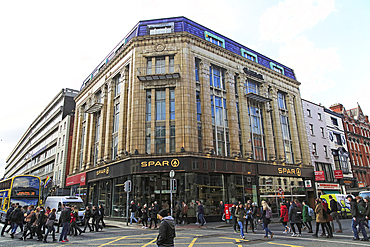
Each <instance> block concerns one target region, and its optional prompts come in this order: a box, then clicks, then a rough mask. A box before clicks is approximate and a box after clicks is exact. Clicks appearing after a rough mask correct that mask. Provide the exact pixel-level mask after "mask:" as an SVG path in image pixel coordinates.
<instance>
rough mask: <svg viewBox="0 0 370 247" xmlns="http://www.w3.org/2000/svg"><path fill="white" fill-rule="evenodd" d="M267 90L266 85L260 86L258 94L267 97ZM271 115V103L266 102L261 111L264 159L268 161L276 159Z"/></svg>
mask: <svg viewBox="0 0 370 247" xmlns="http://www.w3.org/2000/svg"><path fill="white" fill-rule="evenodd" d="M268 90H269V89H268V87H267V85H261V88H260V92H261V93H262V94H263V95H265V97H269V93H268ZM271 113H272V106H271V102H266V103H265V104H264V107H263V109H262V117H263V128H264V133H265V146H266V152H267V154H266V157H267V159H268V160H274V159H276V154H275V143H274V134H273V126H272V122H271Z"/></svg>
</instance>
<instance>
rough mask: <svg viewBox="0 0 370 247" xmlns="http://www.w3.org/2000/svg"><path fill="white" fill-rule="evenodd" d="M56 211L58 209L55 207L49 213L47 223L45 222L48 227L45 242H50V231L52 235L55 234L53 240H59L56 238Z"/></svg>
mask: <svg viewBox="0 0 370 247" xmlns="http://www.w3.org/2000/svg"><path fill="white" fill-rule="evenodd" d="M56 211H57V210H56V209H55V208H53V209H52V210H51V211H50V212H49V213H48V219H47V221H46V224H45V226H46V227H47V229H46V233H45V236H44V243H48V241H47V238H48V234H49V233H50V232H51V233H52V236H53V242H55V241H57V240H56V238H55V228H54V221H55V219H56V214H55V212H56Z"/></svg>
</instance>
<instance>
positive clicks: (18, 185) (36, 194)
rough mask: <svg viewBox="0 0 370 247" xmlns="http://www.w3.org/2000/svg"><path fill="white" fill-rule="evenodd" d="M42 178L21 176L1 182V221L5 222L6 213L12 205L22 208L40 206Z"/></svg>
mask: <svg viewBox="0 0 370 247" xmlns="http://www.w3.org/2000/svg"><path fill="white" fill-rule="evenodd" d="M40 196H41V183H40V178H39V177H36V176H32V175H19V176H14V177H12V178H9V179H5V180H3V181H0V219H1V221H2V222H4V221H5V216H6V211H7V210H8V209H9V207H11V204H12V203H19V205H22V206H26V205H27V206H29V205H35V206H39V205H40Z"/></svg>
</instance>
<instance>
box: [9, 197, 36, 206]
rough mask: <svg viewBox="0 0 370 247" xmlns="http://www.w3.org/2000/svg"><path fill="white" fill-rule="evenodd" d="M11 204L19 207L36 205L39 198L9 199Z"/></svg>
mask: <svg viewBox="0 0 370 247" xmlns="http://www.w3.org/2000/svg"><path fill="white" fill-rule="evenodd" d="M10 201H11V203H19V205H21V206H30V205H34V206H37V205H38V201H39V198H14V197H12V198H11V200H10Z"/></svg>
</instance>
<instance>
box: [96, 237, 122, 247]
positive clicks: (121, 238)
mask: <svg viewBox="0 0 370 247" xmlns="http://www.w3.org/2000/svg"><path fill="white" fill-rule="evenodd" d="M127 237H128V236H124V237H121V238H117V239H116V240H113V241H110V242H108V243H105V244H102V245H100V246H99V247H102V246H106V245H109V244H111V243H114V242H117V241H119V240H121V239H124V238H127Z"/></svg>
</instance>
